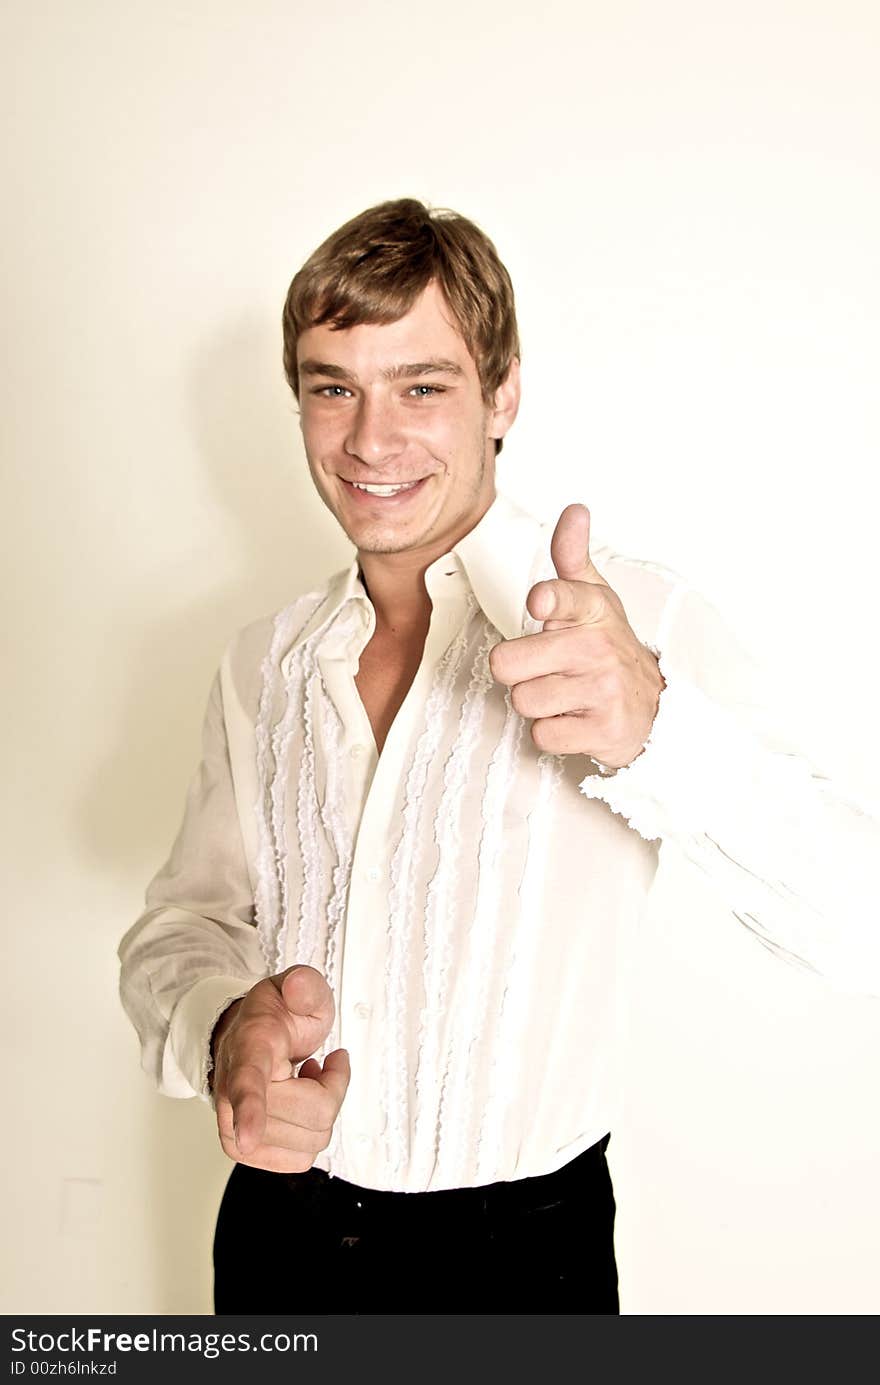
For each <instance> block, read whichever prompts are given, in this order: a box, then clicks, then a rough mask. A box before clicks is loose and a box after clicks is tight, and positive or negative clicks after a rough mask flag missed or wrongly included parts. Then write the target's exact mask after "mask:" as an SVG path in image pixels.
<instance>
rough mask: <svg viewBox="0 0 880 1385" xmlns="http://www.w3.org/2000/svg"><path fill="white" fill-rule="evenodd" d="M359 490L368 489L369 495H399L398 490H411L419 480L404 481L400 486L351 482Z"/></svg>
mask: <svg viewBox="0 0 880 1385" xmlns="http://www.w3.org/2000/svg"><path fill="white" fill-rule="evenodd" d="M351 484H352V485H353V486H355V487H356V488H357V489H358V490H359V491H366V492H367V494H368V495H397V492H398V491H411V490H412V488H413V486H417V485H418V484H419V483H418V481H404V482H402V483H401V484H400V485H399V486H365V485H363V483H362V482H360V481H352V483H351Z"/></svg>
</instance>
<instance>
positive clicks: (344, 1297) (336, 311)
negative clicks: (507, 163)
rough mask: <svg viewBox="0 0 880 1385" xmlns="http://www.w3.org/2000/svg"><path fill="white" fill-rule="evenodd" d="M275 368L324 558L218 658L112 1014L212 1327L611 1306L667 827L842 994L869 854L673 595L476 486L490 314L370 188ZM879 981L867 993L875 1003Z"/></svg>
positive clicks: (560, 526) (453, 241) (502, 341)
mask: <svg viewBox="0 0 880 1385" xmlns="http://www.w3.org/2000/svg"><path fill="white" fill-rule="evenodd" d="M284 361H285V368H286V372H287V376H288V380H289V382H290V384H291V387H292V389H293V391H294V393H295V394H296V396H297V399H298V400H299V402H300V407H301V422H302V432H303V439H304V443H305V450H306V455H307V457H308V462H309V467H310V470H311V474H312V478H313V480H314V483H315V486H316V487H317V489H318V492H319V494H320V495H321V498H322V499H323V500H324V502H325V504H326V505H327V507H328V509H330V511H331V512H332V513H333V515H334V517H335V518H336V519H337V521H338V522H339V523H340V524H341V526H342V528H343V529H344V530H345V532H346V534H347V535H348V537H349V538H350V539H351V541H352V543H353V544H354V546H355V549H356V559H355V561H354V562H353V563H352V565H351V567H350V568H349V569H348V570H346V571H344V572H341V573H339V574H337V575H336V576H335V577H333V578H332V579H331V580H330V581H329V582H327V583H325V584H324V585H323V586H322V587H321V588H320V589H318V590H316V591H314V592H311V593H309V594H308V595H305V596H302V597H300V598H299V599H298V600H296V601H294V602H293V603H292V604H291V605H290V606H289V607H287V608H285V609H284V610H283V611H281V612H279V613H278V614H277V615H276V616H275V617H274V618H273V619H269V620H264V621H260V622H257V623H256V624H255V625H252V626H250V627H248V628H247V629H246V630H244V631H243V632H242V633H241V634H240V635H239V636H238V637H237V639H236V640H234V641H233V643H232V644H231V646H230V648H229V649H228V651H227V653H226V655H225V657H224V660H223V663H222V666H221V669H220V672H219V674H218V677H217V679H216V681H215V684H214V687H213V690H212V693H211V698H210V702H209V706H208V713H207V719H206V724H205V737H204V758H203V763H202V766H201V769H200V772H199V775H198V776H197V778H196V780H195V782H194V784H193V786H192V789H191V792H190V798H189V801H188V805H187V812H186V816H185V819H184V823H183V826H182V828H181V831H180V834H179V836H178V839H177V842H176V843H175V846H174V849H173V852H172V855H171V859H170V861H169V862H168V864H167V865H166V866H165V868H164V869H163V870H162V871H161V872H160V874H159V875H158V876H157V877H156V879H155V880H154V881H153V883H152V884H151V886H150V889H149V891H148V896H147V905H148V908H147V911H146V912H145V913H144V914H143V915H142V917H141V918H140V919H139V920H138V922H137V923H136V924H135V926H134V927H133V928H132V929H131V930H130V931H129V932H128V934H127V935H126V937H125V938H124V940H123V942H122V945H121V948H120V955H121V959H122V995H123V1000H124V1003H125V1005H126V1008H127V1010H128V1012H129V1014H130V1016H131V1018H132V1020H133V1022H134V1024H135V1026H136V1027H137V1029H138V1032H139V1034H140V1036H141V1040H142V1045H143V1052H144V1064H145V1066H146V1067H147V1069H148V1070H149V1071H151V1072H152V1073H153V1074H154V1076H155V1077H156V1080H157V1082H158V1084H159V1086H160V1088H161V1089H162V1090H163V1091H165V1092H167V1093H168V1094H169V1095H172V1096H192V1095H199V1096H201V1097H202V1098H203V1099H206V1100H207V1099H209V1097H212V1098H213V1101H214V1103H215V1108H216V1115H217V1124H218V1129H219V1135H220V1140H221V1143H222V1145H223V1148H224V1150H225V1151H226V1153H227V1154H228V1155H229V1156H230V1158H231V1159H233V1160H235V1161H236V1162H235V1168H234V1169H233V1172H232V1175H231V1177H230V1180H229V1185H228V1187H227V1191H226V1194H225V1196H224V1200H223V1204H222V1207H221V1211H220V1216H219V1220H218V1227H217V1235H216V1240H215V1271H216V1280H215V1283H216V1299H215V1301H216V1307H217V1311H218V1312H245V1311H249V1312H273V1311H292V1310H299V1311H305V1310H310V1311H321V1312H389V1311H391V1312H394V1311H410V1312H419V1311H421V1312H444V1311H446V1312H455V1311H464V1312H515V1311H532V1312H556V1313H561V1312H587V1313H614V1312H616V1311H617V1280H616V1270H615V1264H614V1252H613V1222H614V1201H613V1196H612V1191H611V1185H610V1180H609V1176H608V1170H607V1166H606V1163H605V1147H606V1145H607V1142H608V1132H609V1130H610V1129H611V1126H612V1123H613V1118H614V1109H615V1100H616V1085H617V1084H616V1078H615V1070H614V1067H615V1050H616V1047H617V1039H618V1032H619V1025H620V1020H621V1009H622V1007H621V991H622V988H623V987H622V983H623V980H624V977H625V970H626V962H627V957H628V955H629V953H630V951H631V946H632V941H633V934H634V929H635V925H636V922H637V919H638V916H639V914H640V912H641V910H642V908H643V905H644V901H645V897H646V894H647V891H648V889H649V887H650V884H651V881H652V879H653V877H654V873H655V870H656V865H657V858H658V849H659V844H660V842H661V841H664V842H669V843H673V844H675V845H676V846H677V847H678V848H679V849H681V850H683V851H684V852H685V853H686V854H687V855H688V856H689V857H690V858H691V859H692V860H693V861H694V862H695V863H696V864H697V865H699V866H700V867H701V869H702V870H703V871H704V872H706V873H707V874H708V875H709V876H710V877H711V878H712V879H713V880H714V881H715V882H716V884H717V886H718V888H719V889H720V890H721V891H722V893H723V895H724V897H725V898H726V900H727V901H728V903H729V905H730V907H731V909H732V910H733V911H734V912H735V913H736V914H737V916H738V917H739V918H740V919H741V920H742V921H743V922H744V923H745V924H746V926H747V927H749V928H750V929H751V930H752V931H753V932H754V933H755V934H756V935H757V937H758V938H759V939H760V941H761V942H763V943H764V944H765V945H767V946H768V947H771V948H772V949H774V950H775V951H776V952H778V953H779V954H780V955H782V956H785V957H787V958H789V959H792V960H795V961H798V962H800V963H802V964H804V965H806V966H809V967H812V968H814V969H817V970H821V971H823V972H826V973H830V974H832V975H836V976H837V977H838V979H839V980H841V981H842V982H843V983H844V984H848V983H849V984H851V983H852V982H853V979H855V984H856V986H857V987H859V988H863V989H864V988H866V981H865V977H866V975H870V976H871V977H873V978H875V979H876V977H877V975H878V972H880V967H878V964H877V945H876V940H875V939H876V935H875V934H873V933H872V932H871V930H870V927H869V925H868V924H867V923H866V922H865V921H864V918H865V914H866V910H865V908H864V904H865V901H866V899H867V898H868V897H869V896H868V881H869V872H870V871H871V867H872V863H871V858H872V855H873V856H876V853H877V848H878V845H880V834H878V832H877V828H876V825H873V824H871V823H870V822H869V821H868V820H867V819H866V818H865V817H864V816H863V815H860V814H859V813H858V811H857V810H855V809H851V808H850V807H849V806H848V805H847V804H845V803H843V802H842V801H840V800H839V799H838V798H837V797H836V796H835V795H834V793H833V791H832V789H831V787H830V785H829V784H828V782H827V780H825V779H824V778H823V777H822V776H820V775H818V774H817V773H815V772H814V771H812V770H811V769H810V767H809V766H808V765H807V764H806V762H805V761H803V760H802V759H801V758H800V757H798V756H797V755H796V754H795V753H794V751H793V748H792V747H790V746H787V745H786V744H785V743H784V741H783V739H782V738H781V737H780V735H779V734H778V732H777V731H776V730H775V729H774V728H773V725H772V719H769V720H768V717H767V714H766V713H765V711H764V709H763V707H762V705H761V698H760V695H759V688H758V683H757V682H756V681H755V680H754V679H753V672H754V671H753V670H751V669H750V668H749V666H748V664H747V662H746V661H745V660H744V659H743V658H742V657H740V656H738V655H737V654H736V653H735V651H734V650H733V647H732V645H731V643H730V639H729V635H728V634H727V632H726V630H725V629H724V628H723V626H721V625H720V623H719V621H718V618H717V616H716V615H715V613H714V612H713V611H712V610H711V608H709V607H708V606H707V605H706V604H705V603H704V602H703V601H701V599H700V598H699V596H698V595H697V594H696V593H695V592H693V591H692V590H691V589H690V588H689V587H688V586H687V585H686V584H685V583H683V582H682V581H681V580H680V579H678V578H676V577H675V576H674V575H673V574H671V573H668V572H666V571H665V570H664V569H662V568H658V567H656V566H654V565H650V564H645V563H640V562H634V561H631V560H627V559H624V558H621V557H619V556H617V555H615V554H613V553H611V552H610V551H609V550H607V549H605V550H600V551H598V552H595V553H592V554H591V552H590V534H589V513H588V511H587V510H586V509H585V508H584V507H583V506H582V505H579V504H574V505H570V506H568V507H567V508H566V509H565V510H564V511H563V513H562V514H561V516H560V517H559V520H558V522H557V524H556V525H555V527H554V528H553V532H552V534H551V533H550V532H548V531H547V529H546V528H544V527H542V526H541V525H540V524H539V523H538V522H537V521H536V520H533V519H532V518H531V517H530V516H529V515H527V514H525V513H524V512H523V511H521V510H519V509H518V508H517V507H515V506H514V505H513V504H512V503H511V502H510V501H508V500H506V499H504V498H503V497H501V496H498V495H496V488H495V465H496V455H497V452H498V451H499V450H500V448H501V445H502V440H503V438H504V436H505V434H506V433H507V430H508V429H509V428H510V426H511V424H512V423H513V421H514V419H515V417H516V412H517V406H518V402H519V342H518V337H517V328H516V320H515V313H514V301H513V292H512V289H511V285H510V280H509V277H508V275H507V272H506V270H505V269H504V267H503V265H502V264H501V262H500V261H499V259H498V256H497V254H496V252H495V249H494V247H493V246H492V244H491V242H490V241H488V239H487V238H486V237H485V235H483V233H482V232H481V231H479V230H478V229H477V227H475V226H474V225H473V224H472V223H471V222H469V221H467V220H465V219H464V218H462V217H459V216H456V215H453V214H451V213H438V212H431V211H428V210H427V209H426V208H425V207H423V206H422V205H421V204H420V203H418V202H414V201H409V200H405V201H399V202H391V203H386V204H383V205H381V206H378V207H375V208H372V209H370V210H368V211H367V212H365V213H363V214H362V215H361V216H358V217H356V218H355V219H354V220H353V221H351V222H349V223H348V224H347V225H345V226H343V227H342V228H341V229H340V230H339V231H337V232H336V233H335V234H334V235H332V236H331V237H330V238H329V240H327V241H326V242H325V243H324V244H323V245H322V246H321V247H320V248H319V249H318V250H317V251H316V252H315V254H314V255H313V256H312V257H311V258H310V259H309V261H308V262H307V263H306V265H305V266H304V267H303V268H302V269H301V270H300V272H299V273H298V274H297V275H296V277H295V278H294V280H293V283H292V285H291V288H290V292H289V295H288V299H287V303H286V306H285V312H284ZM871 984H872V982H870V981H869V982H868V983H867V988H869V987H870V985H871Z"/></svg>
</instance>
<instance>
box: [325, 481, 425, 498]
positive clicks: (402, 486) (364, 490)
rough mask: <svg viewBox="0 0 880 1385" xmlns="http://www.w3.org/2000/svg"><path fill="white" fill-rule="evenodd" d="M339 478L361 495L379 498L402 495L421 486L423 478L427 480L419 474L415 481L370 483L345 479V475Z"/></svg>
mask: <svg viewBox="0 0 880 1385" xmlns="http://www.w3.org/2000/svg"><path fill="white" fill-rule="evenodd" d="M339 479H340V481H343V483H344V484H345V485H346V486H350V487H351V489H352V490H354V491H360V492H361V494H362V495H365V496H367V495H370V496H377V497H378V498H380V499H383V500H387V499H389V498H390V497H391V496H395V495H404V494H406V493H408V492H409V491H414V490H415V489H416V488H417V487H418V486H421V485H422V483H423V482H424V481H425V480H427V477H425V476H421V477H419V479H418V480H417V481H396V482H382V483H379V482H375V483H372V482H367V481H346V480H345V477H342V476H340V478H339Z"/></svg>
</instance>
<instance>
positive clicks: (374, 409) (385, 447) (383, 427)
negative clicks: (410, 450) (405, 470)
mask: <svg viewBox="0 0 880 1385" xmlns="http://www.w3.org/2000/svg"><path fill="white" fill-rule="evenodd" d="M405 446H406V439H405V438H404V436H403V432H402V430H401V428H400V426H399V420H397V419H396V417H395V412H394V406H393V404H392V402H391V401H390V400H388V399H382V398H380V397H378V396H371V395H370V394H369V393H368V392H367V391H366V390H365V391H364V393H363V394H362V395H361V397H360V399H359V400H358V403H357V407H356V409H355V410H354V411H353V413H352V415H351V425H350V427H349V430H348V434H347V436H346V439H345V451H346V452H347V453H348V455H349V456H350V457H357V458H358V459H359V460H360V461H362V462H365V463H366V464H367V466H373V467H375V466H382V465H384V464H385V463H387V462H391V461H393V460H394V458H395V457H397V456H399V455H400V453H401V452H402V451H403V450H404V447H405Z"/></svg>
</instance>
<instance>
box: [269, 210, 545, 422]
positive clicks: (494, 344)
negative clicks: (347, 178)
mask: <svg viewBox="0 0 880 1385" xmlns="http://www.w3.org/2000/svg"><path fill="white" fill-rule="evenodd" d="M432 280H436V281H437V283H438V284H439V286H440V288H441V289H442V290H443V294H444V296H445V298H446V301H447V302H448V304H449V306H450V308H451V309H452V312H453V315H454V316H455V319H456V321H457V323H458V327H459V330H460V332H461V335H462V337H463V339H464V342H465V345H466V346H467V348H468V351H469V352H470V354H471V356H472V357H473V359H474V362H475V364H476V367H477V374H478V375H479V378H480V385H481V388H482V392H483V399H484V401H485V402H486V403H487V404H489V403H491V402H492V400H493V398H494V394H495V391H496V389H497V388H498V386H499V385H500V384H501V382H502V380H503V379H504V377H505V375H506V374H507V370H508V367H509V365H510V362H511V358H512V357H514V356H519V354H520V346H519V334H518V332H517V326H516V310H515V307H514V301H513V285H512V284H511V282H510V275H509V274H508V272H507V270H506V269H505V268H504V265H503V264H502V263H501V261H500V259H499V258H498V252H497V250H496V249H495V246H494V245H493V244H492V242H491V241H490V240H489V237H488V236H487V235H485V234H484V233H483V232H482V231H481V230H480V229H479V227H478V226H475V225H474V223H473V222H472V221H468V220H467V218H466V217H463V216H459V215H458V213H457V212H451V211H447V210H446V209H444V208H430V209H429V208H428V207H426V206H424V204H423V203H421V202H417V201H415V199H413V198H410V197H402V198H400V199H398V200H397V201H394V202H380V203H379V205H378V206H375V207H369V208H368V209H367V210H366V211H365V212H361V213H360V215H359V216H356V217H353V218H352V220H351V221H347V222H346V223H345V225H344V226H340V228H339V230H338V231H334V232H333V234H332V235H331V236H328V238H327V240H325V241H324V243H323V245H320V246H319V247H318V249H317V250H316V251H315V252H314V254H312V255H310V256H309V258H308V260H306V262H305V264H304V265H303V267H302V269H301V270H300V271H299V272H298V274H296V275H295V277H294V279H293V282H292V283H291V285H290V288H289V290H288V293H287V300H286V302H285V304H284V313H283V315H282V325H283V331H284V373H285V375H286V376H287V381H288V384H289V385H290V388H291V389H292V390H293V392H294V394H295V395H296V397H297V399H298V398H299V378H298V371H297V363H296V344H297V340H298V338H299V335H300V333H301V332H303V331H305V329H306V328H307V327H316V326H319V325H321V324H322V323H328V322H329V323H330V325H331V327H332V328H334V329H342V328H345V327H355V326H358V325H359V324H361V323H366V322H369V323H373V322H376V323H384V322H396V321H397V320H398V318H401V317H403V316H404V314H405V313H408V312H409V310H410V308H411V307H412V306H413V304H414V303H415V301H416V299H417V298H418V296H419V294H420V293H422V291H423V290H424V289H425V288H427V286H428V284H429V283H430V282H431V281H432Z"/></svg>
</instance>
